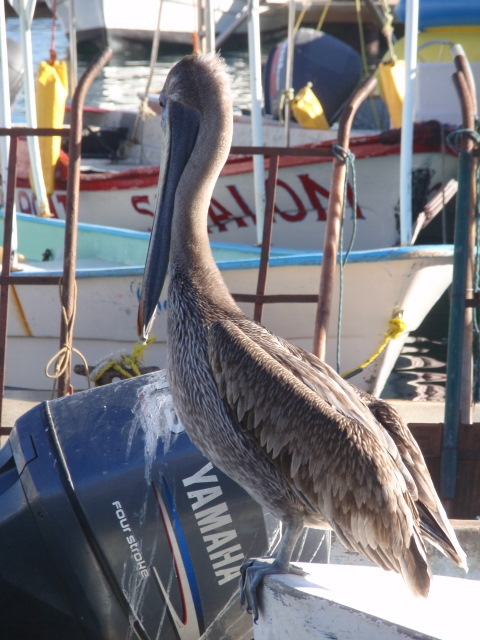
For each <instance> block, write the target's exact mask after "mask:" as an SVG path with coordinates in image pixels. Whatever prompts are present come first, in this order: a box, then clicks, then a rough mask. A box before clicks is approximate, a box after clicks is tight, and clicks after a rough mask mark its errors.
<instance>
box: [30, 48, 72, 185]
mask: <svg viewBox="0 0 480 640" xmlns="http://www.w3.org/2000/svg"><path fill="white" fill-rule="evenodd" d="M67 97H68V69H67V63H66V62H65V61H60V60H54V61H52V62H47V61H45V60H44V61H42V62H40V64H39V66H38V73H37V125H38V126H39V127H54V128H57V127H61V126H63V122H64V117H65V104H66V102H67ZM39 144H40V156H41V159H42V171H43V177H44V181H45V188H46V191H47V195H50V194H52V193H53V191H54V190H55V165H56V164H57V161H58V158H59V157H60V147H61V138H60V136H53V137H51V138H47V137H44V136H42V137H40V138H39Z"/></svg>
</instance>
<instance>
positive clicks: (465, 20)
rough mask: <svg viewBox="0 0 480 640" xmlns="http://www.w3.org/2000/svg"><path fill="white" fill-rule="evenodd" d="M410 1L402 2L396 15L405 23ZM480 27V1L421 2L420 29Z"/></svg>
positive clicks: (435, 0) (396, 9) (448, 0)
mask: <svg viewBox="0 0 480 640" xmlns="http://www.w3.org/2000/svg"><path fill="white" fill-rule="evenodd" d="M407 1H408V0H400V2H399V3H398V5H397V6H396V7H395V15H396V16H397V18H398V19H399V20H401V21H402V22H405V15H406V5H407ZM459 25H470V26H471V25H480V0H420V9H419V28H420V29H427V28H428V27H447V26H459Z"/></svg>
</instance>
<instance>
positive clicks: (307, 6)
mask: <svg viewBox="0 0 480 640" xmlns="http://www.w3.org/2000/svg"><path fill="white" fill-rule="evenodd" d="M311 6H312V0H307V2H304V3H303V7H302V10H301V11H300V13H299V15H298V18H297V21H296V22H295V26H294V27H293V33H294V34H295V33H297V31H298V30H299V29H300V26H301V24H302V22H303V19H304V17H305V14H306V13H307V11H308V10H309V9H310V7H311Z"/></svg>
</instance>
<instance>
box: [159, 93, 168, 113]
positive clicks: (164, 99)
mask: <svg viewBox="0 0 480 640" xmlns="http://www.w3.org/2000/svg"><path fill="white" fill-rule="evenodd" d="M158 104H159V105H160V109H162V111H163V109H165V106H166V104H167V96H166V95H165V94H164V92H163V91H162V92H161V93H160V95H159V96H158Z"/></svg>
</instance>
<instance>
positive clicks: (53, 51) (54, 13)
mask: <svg viewBox="0 0 480 640" xmlns="http://www.w3.org/2000/svg"><path fill="white" fill-rule="evenodd" d="M56 20H57V0H53V7H52V38H51V41H50V60H49V62H50V64H51V65H53V63H54V62H55V60H56V59H57V51H56V49H55V36H56V33H57V24H56Z"/></svg>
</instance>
